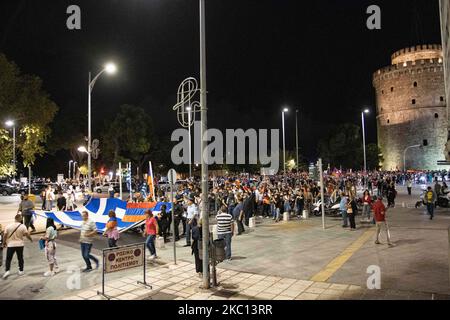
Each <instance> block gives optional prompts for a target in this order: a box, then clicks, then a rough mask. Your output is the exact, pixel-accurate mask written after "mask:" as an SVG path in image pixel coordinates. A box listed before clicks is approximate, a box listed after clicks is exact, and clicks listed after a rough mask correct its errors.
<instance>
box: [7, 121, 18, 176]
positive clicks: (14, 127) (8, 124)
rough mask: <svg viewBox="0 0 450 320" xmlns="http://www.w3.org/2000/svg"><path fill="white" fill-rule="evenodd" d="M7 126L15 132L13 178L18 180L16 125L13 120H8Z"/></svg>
mask: <svg viewBox="0 0 450 320" xmlns="http://www.w3.org/2000/svg"><path fill="white" fill-rule="evenodd" d="M5 125H6V126H7V127H9V128H12V132H13V177H14V179H15V178H16V124H15V123H14V121H13V120H7V121H6V122H5Z"/></svg>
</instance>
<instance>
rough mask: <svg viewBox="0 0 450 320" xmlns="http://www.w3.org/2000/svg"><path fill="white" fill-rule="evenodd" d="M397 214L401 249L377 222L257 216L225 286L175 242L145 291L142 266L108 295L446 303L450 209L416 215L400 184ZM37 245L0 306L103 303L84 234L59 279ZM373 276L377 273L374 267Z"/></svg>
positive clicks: (5, 287) (236, 248)
mask: <svg viewBox="0 0 450 320" xmlns="http://www.w3.org/2000/svg"><path fill="white" fill-rule="evenodd" d="M398 190H399V196H398V198H397V201H396V208H394V209H391V210H389V215H388V219H389V220H388V221H389V226H390V231H391V236H392V239H393V242H394V243H395V247H393V248H389V247H388V246H387V244H386V239H385V238H384V234H382V237H381V242H382V243H383V244H381V245H376V244H375V243H374V240H375V228H374V227H373V225H370V224H364V223H360V222H359V217H358V218H357V226H358V229H357V230H356V231H353V232H352V231H350V230H348V229H343V228H342V227H341V221H340V219H339V218H333V217H327V218H326V228H325V230H323V229H322V220H321V218H320V217H319V218H318V217H311V218H310V219H308V220H297V219H293V220H291V221H289V222H279V223H274V222H273V221H272V220H271V219H262V218H258V219H257V226H256V227H255V228H253V229H251V230H250V231H249V232H248V233H246V234H244V235H241V236H237V237H234V238H233V243H232V251H233V260H232V261H229V262H223V263H220V264H219V265H218V270H217V273H218V280H219V287H217V288H213V289H211V290H208V291H205V290H202V289H200V288H199V287H200V283H201V279H200V278H199V277H198V276H197V275H196V273H195V269H194V265H193V261H194V259H193V256H192V255H191V249H190V248H185V247H183V245H184V244H185V242H184V239H182V240H180V241H179V242H177V262H178V263H177V265H174V264H173V249H172V248H173V247H172V243H166V244H165V248H163V249H158V250H157V251H158V255H159V256H160V258H159V259H157V260H156V261H155V262H154V263H148V264H147V266H148V268H147V281H148V282H149V283H150V284H151V285H152V286H153V288H152V289H146V288H144V287H143V286H140V285H138V284H137V283H136V282H137V281H138V280H142V269H130V270H127V271H123V272H118V273H112V274H107V276H106V286H107V287H106V293H107V294H108V295H110V296H112V297H114V298H115V299H154V300H172V299H195V300H203V299H283V300H294V299H298V300H316V299H320V300H321V299H326V300H329V299H330V300H335V299H424V300H425V299H426V300H431V299H448V298H449V297H450V284H449V231H448V229H449V227H450V210H449V209H441V208H439V209H437V212H436V216H435V219H434V220H432V221H430V220H429V218H428V216H427V215H426V213H425V208H424V207H421V208H418V209H415V208H414V204H415V202H416V201H417V199H418V192H419V190H415V191H414V194H413V196H411V197H409V196H407V195H406V194H405V190H404V189H403V188H402V187H399V189H398ZM0 215H1V216H0V218H1V220H2V221H3V222H2V223H5V221H6V220H8V219H11V218H8V217H9V215H11V217H13V215H14V205H2V206H1V209H0ZM33 238H34V239H35V242H34V243H29V242H28V243H27V245H26V248H25V272H26V275H25V276H23V277H18V275H17V274H16V273H15V270H17V262H16V260H14V261H13V265H12V271H13V272H12V275H11V276H10V277H9V278H8V279H7V280H0V283H1V284H2V285H1V286H0V298H2V299H70V300H73V299H103V298H102V297H101V296H98V295H97V290H98V289H99V288H100V284H101V272H100V271H99V270H98V271H94V272H91V273H89V274H78V272H79V270H80V268H83V261H82V259H81V254H80V250H79V244H78V242H77V239H78V232H77V231H76V230H63V231H60V234H59V237H58V241H57V245H58V248H57V257H58V262H59V265H60V268H61V271H60V273H58V274H57V275H56V276H54V277H52V278H44V277H43V276H42V275H43V273H44V272H45V271H46V268H47V265H46V260H45V257H44V254H43V252H42V251H39V249H38V245H37V243H36V240H37V239H38V238H39V235H34V236H33ZM143 240H144V239H143V238H142V237H141V236H140V235H138V234H124V235H123V236H122V238H121V239H120V242H119V244H121V245H124V244H131V243H137V242H142V241H143ZM106 243H107V241H106V239H104V238H101V237H99V238H98V239H96V241H95V243H94V250H93V253H94V254H96V255H97V256H100V254H101V252H100V250H101V249H102V248H104V247H106ZM374 266H375V267H379V270H380V272H381V289H380V290H369V289H368V288H367V279H368V278H369V276H371V274H369V273H367V271H368V268H369V267H372V268H373V267H374ZM369 269H370V268H369ZM78 280H79V281H78Z"/></svg>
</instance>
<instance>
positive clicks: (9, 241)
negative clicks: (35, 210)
mask: <svg viewBox="0 0 450 320" xmlns="http://www.w3.org/2000/svg"><path fill="white" fill-rule="evenodd" d="M22 219H23V218H22V215H20V214H17V215H16V216H15V217H14V221H15V222H14V223H12V224H10V225H8V226H7V227H6V229H5V234H4V240H3V247H6V262H5V273H4V275H3V279H7V278H8V277H9V275H10V271H9V270H10V269H11V261H12V258H13V257H14V254H16V255H17V260H18V262H19V276H23V275H24V266H25V263H24V259H23V249H24V247H25V243H24V238H28V240H30V241H31V242H33V239H31V236H30V234H29V233H28V228H27V227H25V225H24V224H22Z"/></svg>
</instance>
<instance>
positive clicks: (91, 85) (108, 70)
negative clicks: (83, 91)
mask: <svg viewBox="0 0 450 320" xmlns="http://www.w3.org/2000/svg"><path fill="white" fill-rule="evenodd" d="M116 71H117V67H116V65H114V64H113V63H108V64H106V65H105V67H104V68H103V70H102V71H100V72H99V73H98V74H97V75H96V76H95V77H94V79H92V80H91V73H90V72H89V87H88V147H87V154H88V187H89V191H92V182H91V175H92V173H91V171H92V159H91V158H92V133H91V100H92V99H91V95H92V90H93V89H94V85H95V82H96V81H97V80H98V78H99V77H100V76H101V75H102V74H103V73H104V72H106V73H109V74H114V73H116Z"/></svg>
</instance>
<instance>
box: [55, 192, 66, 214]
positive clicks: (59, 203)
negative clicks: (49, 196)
mask: <svg viewBox="0 0 450 320" xmlns="http://www.w3.org/2000/svg"><path fill="white" fill-rule="evenodd" d="M66 205H67V201H66V197H64V195H63V193H62V191H60V192H59V193H58V199H56V207H57V208H58V211H65V210H66Z"/></svg>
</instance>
